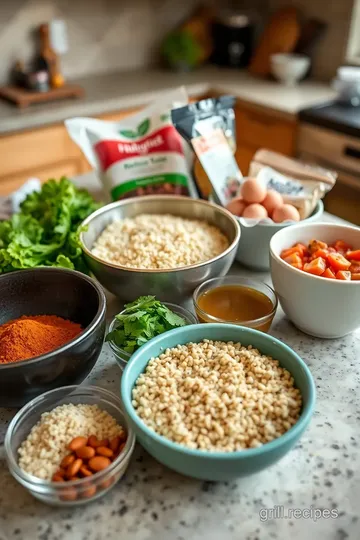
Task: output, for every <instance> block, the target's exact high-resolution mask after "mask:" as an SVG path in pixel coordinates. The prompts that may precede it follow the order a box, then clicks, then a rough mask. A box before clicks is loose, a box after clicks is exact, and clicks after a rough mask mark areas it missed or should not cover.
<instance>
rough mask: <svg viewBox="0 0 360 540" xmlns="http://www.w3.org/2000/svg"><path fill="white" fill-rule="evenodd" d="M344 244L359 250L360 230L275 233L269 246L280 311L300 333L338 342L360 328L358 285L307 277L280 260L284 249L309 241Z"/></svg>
mask: <svg viewBox="0 0 360 540" xmlns="http://www.w3.org/2000/svg"><path fill="white" fill-rule="evenodd" d="M314 238H315V239H317V240H322V241H323V242H326V243H329V244H330V243H332V242H334V241H335V240H345V242H348V243H349V244H351V245H353V246H354V249H357V248H360V227H352V226H350V225H335V224H332V223H315V224H313V223H309V224H306V223H299V224H298V225H294V226H293V227H289V228H287V229H283V230H282V231H279V232H278V233H276V234H275V235H274V236H273V237H272V239H271V242H270V266H271V277H272V281H273V284H274V289H275V291H276V293H277V295H278V298H279V301H280V304H281V307H282V308H283V310H284V312H285V313H286V315H287V316H288V317H289V319H290V320H291V321H292V322H293V323H294V324H295V326H297V327H298V328H299V329H300V330H302V331H303V332H305V333H306V334H310V335H312V336H315V337H320V338H340V337H343V336H345V335H346V334H349V333H350V332H353V331H354V330H356V329H357V328H359V327H360V281H339V280H335V279H327V278H323V277H321V276H314V275H311V274H307V273H306V272H303V271H302V270H298V269H296V268H293V267H292V266H290V265H289V264H288V263H286V262H285V261H283V260H282V259H281V258H280V253H281V252H282V250H283V249H285V248H289V247H291V246H293V245H294V244H296V243H297V242H302V243H304V244H307V243H308V242H309V241H310V240H312V239H314Z"/></svg>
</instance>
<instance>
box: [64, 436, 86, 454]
mask: <svg viewBox="0 0 360 540" xmlns="http://www.w3.org/2000/svg"><path fill="white" fill-rule="evenodd" d="M87 441H88V440H87V438H86V437H75V439H73V440H72V441H71V443H70V444H69V446H68V448H69V450H72V451H73V452H76V450H78V449H79V448H81V447H82V446H86V443H87Z"/></svg>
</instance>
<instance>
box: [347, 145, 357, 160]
mask: <svg viewBox="0 0 360 540" xmlns="http://www.w3.org/2000/svg"><path fill="white" fill-rule="evenodd" d="M344 154H345V156H349V157H352V158H355V159H360V148H352V147H351V146H345V151H344Z"/></svg>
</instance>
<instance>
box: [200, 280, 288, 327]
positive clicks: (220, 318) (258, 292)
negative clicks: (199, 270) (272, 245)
mask: <svg viewBox="0 0 360 540" xmlns="http://www.w3.org/2000/svg"><path fill="white" fill-rule="evenodd" d="M193 301H194V307H195V311H196V315H197V317H198V319H199V321H200V322H202V323H214V322H217V323H227V324H229V323H231V324H237V325H239V326H247V327H248V328H255V329H256V330H261V331H262V332H268V331H269V329H270V326H271V323H272V321H273V318H274V316H275V313H276V309H277V306H278V300H277V296H276V293H275V291H274V290H273V289H272V288H271V287H270V286H269V285H266V283H262V282H261V281H256V280H254V279H250V278H243V277H238V276H225V277H219V278H214V279H209V280H208V281H205V282H204V283H202V284H201V285H199V287H198V288H197V289H195V291H194V294H193Z"/></svg>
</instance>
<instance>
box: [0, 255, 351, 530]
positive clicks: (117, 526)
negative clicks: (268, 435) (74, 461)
mask: <svg viewBox="0 0 360 540" xmlns="http://www.w3.org/2000/svg"><path fill="white" fill-rule="evenodd" d="M233 272H236V273H237V272H239V273H241V274H243V275H249V274H251V273H250V272H249V271H246V270H244V269H241V268H240V267H239V266H237V265H235V266H234V268H233ZM253 275H254V274H253ZM256 277H257V278H260V279H264V280H265V281H268V282H270V278H269V275H267V274H263V273H260V274H256ZM119 308H120V305H119V303H118V301H117V300H116V299H115V298H114V297H111V298H110V301H109V319H110V318H111V317H112V316H113V315H114V314H115V313H116V312H117V311H118V310H119ZM345 309H346V306H345ZM271 333H272V334H273V335H274V336H276V337H278V338H280V339H281V340H284V341H286V343H287V344H288V345H290V347H293V348H294V350H295V351H297V352H298V353H299V354H300V355H301V356H302V358H303V359H304V360H305V362H306V363H307V364H308V366H309V367H310V369H311V371H312V373H313V376H314V378H315V381H316V386H317V391H318V396H317V405H316V412H315V415H314V417H313V419H312V422H311V424H310V428H309V429H308V430H307V431H306V433H305V434H304V436H303V438H302V439H301V441H300V443H299V444H298V445H297V447H296V448H295V449H294V450H293V451H292V452H291V453H290V454H288V455H287V456H286V457H285V458H284V459H282V460H281V461H280V462H279V463H277V464H276V465H274V466H273V467H272V468H270V469H267V470H265V471H264V472H262V473H259V474H257V475H254V476H252V477H249V478H245V479H241V480H234V481H233V482H226V483H210V482H201V481H198V480H192V479H189V478H185V477H183V476H180V475H179V474H177V473H174V472H172V471H170V470H169V469H166V468H165V467H163V466H162V465H160V464H159V463H157V462H156V461H155V460H154V459H153V458H151V457H150V456H149V455H148V454H146V452H145V451H143V450H142V449H141V448H140V447H137V448H136V451H135V453H134V455H133V458H132V461H131V464H130V467H129V469H128V472H127V474H126V476H125V477H124V478H123V479H122V480H121V481H120V483H118V484H117V485H116V486H115V487H114V489H113V490H112V491H110V492H109V493H108V494H107V495H106V496H105V497H104V498H103V499H100V500H99V501H97V502H95V503H93V504H89V505H88V506H83V507H81V508H78V509H74V510H63V509H53V508H50V507H47V506H45V505H43V504H42V503H40V502H38V501H36V500H35V499H33V498H32V497H31V496H30V495H29V494H28V493H27V492H26V491H25V489H23V488H22V487H21V486H20V485H19V484H17V483H16V481H15V480H14V479H13V478H12V477H11V476H10V474H9V472H8V470H7V467H6V464H5V462H4V460H3V459H0V540H68V539H69V540H103V539H104V540H105V539H124V540H150V539H156V540H188V539H189V540H202V539H206V540H220V539H221V540H272V539H274V540H276V539H278V540H288V539H291V540H298V539H299V540H312V539H315V538H316V539H318V540H346V539H348V540H358V539H359V538H360V520H359V514H360V512H359V510H360V474H359V470H360V452H359V450H360V435H359V425H360V422H359V421H360V397H359V395H360V394H359V381H360V364H359V357H360V332H359V331H358V332H355V333H354V334H352V335H350V336H347V337H345V338H343V339H340V340H335V341H324V340H319V339H315V338H310V337H308V336H306V335H305V334H302V333H301V332H299V331H298V330H296V329H295V328H294V327H293V326H292V324H291V323H290V322H289V321H288V320H287V319H286V318H285V317H284V314H283V312H282V311H281V310H280V309H279V311H278V313H277V316H276V319H275V321H274V323H273V326H272V329H271ZM120 376H121V372H120V370H119V368H118V366H117V364H116V363H115V360H114V359H113V357H112V354H111V351H110V349H109V347H108V345H107V344H106V345H105V346H104V349H103V353H102V355H101V357H100V359H99V361H98V362H97V364H96V366H95V368H94V370H93V372H92V373H91V374H90V376H89V377H88V380H87V381H86V382H87V383H89V384H97V385H99V386H103V387H104V388H108V389H110V390H112V391H114V392H116V393H118V392H119V380H120ZM14 412H15V411H12V410H4V409H2V410H1V409H0V441H2V440H3V436H4V433H5V430H6V425H7V423H8V422H9V421H10V419H11V418H12V416H13V414H14ZM276 505H279V507H280V510H277V513H276V514H277V515H279V516H281V514H282V512H283V513H284V515H285V516H287V514H288V512H289V510H290V509H310V508H311V507H312V508H313V509H329V510H331V509H333V510H335V513H336V515H337V516H338V517H337V518H327V519H326V518H320V519H318V520H317V521H316V522H315V521H314V520H312V519H311V518H307V519H306V518H305V517H302V518H297V519H295V518H290V519H289V518H286V517H284V518H280V517H277V518H276V519H270V518H269V516H270V512H269V510H270V509H272V508H274V507H275V506H276ZM281 508H283V510H282V509H281ZM266 518H268V519H266Z"/></svg>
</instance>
